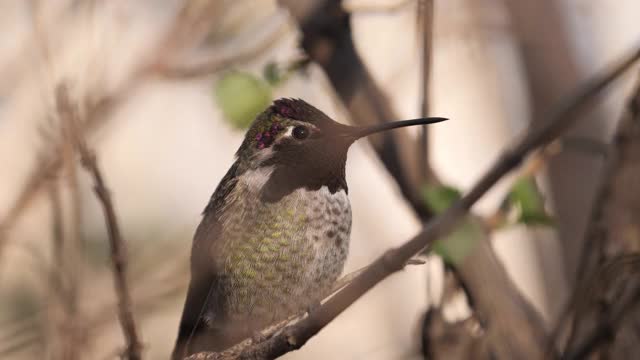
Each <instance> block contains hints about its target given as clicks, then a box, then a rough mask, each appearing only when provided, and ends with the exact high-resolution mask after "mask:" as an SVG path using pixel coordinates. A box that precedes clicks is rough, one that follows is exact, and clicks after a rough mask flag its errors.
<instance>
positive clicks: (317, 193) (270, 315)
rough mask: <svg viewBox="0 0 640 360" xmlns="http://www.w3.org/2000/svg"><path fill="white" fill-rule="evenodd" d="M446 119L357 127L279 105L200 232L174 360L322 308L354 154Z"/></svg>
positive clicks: (339, 248)
mask: <svg viewBox="0 0 640 360" xmlns="http://www.w3.org/2000/svg"><path fill="white" fill-rule="evenodd" d="M442 120H445V119H442V118H426V119H415V120H405V121H398V122H391V123H385V124H381V125H376V126H372V127H354V126H348V125H343V124H340V123H337V122H335V121H333V120H332V119H331V118H329V117H328V116H327V115H325V114H324V113H323V112H322V111H320V110H318V109H316V108H315V107H313V106H311V105H309V104H307V103H306V102H304V101H302V100H293V99H280V100H276V101H275V102H274V103H273V105H271V106H270V107H269V108H267V109H266V110H265V111H264V112H263V113H261V114H260V115H258V116H257V118H256V119H255V120H254V122H253V124H252V125H251V127H250V128H249V130H248V131H247V133H246V136H245V138H244V141H243V142H242V145H241V146H240V148H239V149H238V151H237V153H236V161H235V163H234V164H233V165H232V166H231V168H230V169H229V171H228V172H227V174H226V175H225V176H224V177H223V178H222V181H221V182H220V184H219V185H218V187H217V188H216V190H215V192H214V193H213V196H211V199H210V201H209V203H208V205H207V206H206V208H205V210H204V213H203V219H202V222H201V223H200V225H199V226H198V229H197V230H196V233H195V236H194V239H193V247H192V251H191V282H190V284H189V290H188V293H187V299H186V301H185V305H184V310H183V313H182V319H181V321H180V328H179V332H178V339H177V342H176V346H175V349H174V353H173V358H174V359H181V358H183V357H184V356H186V355H189V354H192V353H195V352H199V351H221V350H224V349H226V348H228V347H230V346H232V345H234V344H235V343H237V342H239V341H241V340H242V339H244V338H247V337H250V336H252V334H254V333H255V332H256V331H258V330H260V329H262V328H263V327H265V326H268V325H270V324H273V323H275V322H277V321H279V320H283V319H285V318H287V317H288V316H290V315H294V314H296V313H299V312H302V311H304V310H306V309H309V308H311V307H313V306H314V305H316V304H319V302H320V301H321V300H322V299H323V298H324V297H325V296H327V295H329V294H328V292H329V291H330V290H331V288H332V285H333V284H334V282H335V281H336V279H337V278H338V276H339V275H340V273H341V272H342V269H343V266H344V263H345V260H346V258H347V253H348V250H349V234H350V232H351V207H350V204H349V199H348V198H347V191H348V189H347V182H346V180H345V163H346V160H347V151H348V149H349V146H350V145H351V144H352V143H353V142H354V141H355V140H357V139H359V138H361V137H363V136H367V135H370V134H373V133H376V132H380V131H384V130H389V129H394V128H398V127H403V126H411V125H420V124H429V123H434V122H439V121H442Z"/></svg>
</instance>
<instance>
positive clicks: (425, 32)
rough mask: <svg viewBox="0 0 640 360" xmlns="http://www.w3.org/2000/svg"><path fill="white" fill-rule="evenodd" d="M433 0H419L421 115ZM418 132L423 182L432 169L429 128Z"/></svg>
mask: <svg viewBox="0 0 640 360" xmlns="http://www.w3.org/2000/svg"><path fill="white" fill-rule="evenodd" d="M433 2H434V0H420V3H419V5H420V12H419V14H420V22H421V24H422V83H421V89H422V104H421V116H422V117H428V116H429V83H430V80H431V56H432V48H433V18H434V16H433V11H434V4H433ZM421 130H422V132H421V134H420V144H419V145H418V151H419V156H418V159H419V161H420V164H418V166H419V169H420V178H421V179H420V180H421V182H422V183H423V184H424V183H426V182H427V181H433V180H434V179H430V177H433V176H432V174H431V173H432V171H431V169H430V168H429V141H428V140H429V130H428V126H422V129H421Z"/></svg>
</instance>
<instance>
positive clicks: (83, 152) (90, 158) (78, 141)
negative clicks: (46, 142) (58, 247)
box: [56, 86, 142, 360]
mask: <svg viewBox="0 0 640 360" xmlns="http://www.w3.org/2000/svg"><path fill="white" fill-rule="evenodd" d="M56 103H57V104H58V107H59V108H60V109H64V111H63V112H61V113H65V114H66V116H68V122H69V124H70V125H71V126H72V128H73V130H72V134H73V136H72V140H73V144H74V146H75V147H76V150H77V151H78V153H79V155H80V159H81V163H82V166H83V167H84V168H85V170H87V172H89V173H90V174H91V176H92V177H93V181H94V188H93V190H94V192H95V194H96V197H97V198H98V200H99V201H100V204H101V205H102V210H103V212H104V217H105V222H106V225H107V230H108V233H109V245H110V247H111V261H112V265H113V277H114V283H115V289H116V296H117V298H118V317H119V319H120V324H121V326H122V331H123V333H124V335H125V339H126V341H127V349H126V351H125V355H126V357H127V359H129V360H140V359H142V356H141V351H142V344H141V343H140V340H139V336H138V333H137V330H136V326H135V322H134V319H133V312H132V310H131V309H132V305H131V303H132V301H131V294H130V293H129V287H128V284H127V276H126V273H127V258H126V244H125V242H124V241H123V239H122V236H121V234H120V228H119V226H118V221H117V218H116V214H115V210H114V207H113V203H112V201H111V197H110V195H109V190H108V189H107V187H106V185H105V183H104V179H103V177H102V173H101V172H100V169H99V168H98V164H97V161H96V157H95V155H94V154H93V153H92V152H91V151H90V150H89V148H88V147H87V145H86V144H85V142H84V139H83V138H82V137H81V134H80V133H79V132H78V131H77V127H75V126H74V125H75V124H76V123H77V112H76V111H75V109H74V108H73V106H72V105H71V103H70V100H69V98H68V94H67V91H66V88H65V87H64V86H61V87H59V88H58V89H57V90H56Z"/></svg>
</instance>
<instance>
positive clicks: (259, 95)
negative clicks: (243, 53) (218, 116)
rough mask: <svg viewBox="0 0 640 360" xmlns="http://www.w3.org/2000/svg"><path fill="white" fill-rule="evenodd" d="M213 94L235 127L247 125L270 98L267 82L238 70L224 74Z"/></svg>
mask: <svg viewBox="0 0 640 360" xmlns="http://www.w3.org/2000/svg"><path fill="white" fill-rule="evenodd" d="M215 96H216V100H217V102H218V105H219V106H220V108H221V109H222V112H223V113H224V115H225V116H226V117H227V119H229V120H230V122H231V124H232V125H233V126H234V127H235V128H237V129H246V128H247V127H249V125H251V122H253V120H254V119H255V117H256V115H258V114H259V113H260V112H262V111H263V110H264V109H266V108H267V106H269V104H270V103H271V100H272V95H271V88H270V87H269V84H267V83H266V82H265V81H263V80H261V79H259V78H257V77H255V76H253V75H251V74H249V73H246V72H240V71H232V72H228V73H226V74H224V75H223V76H222V77H221V78H220V80H218V82H217V83H216V85H215Z"/></svg>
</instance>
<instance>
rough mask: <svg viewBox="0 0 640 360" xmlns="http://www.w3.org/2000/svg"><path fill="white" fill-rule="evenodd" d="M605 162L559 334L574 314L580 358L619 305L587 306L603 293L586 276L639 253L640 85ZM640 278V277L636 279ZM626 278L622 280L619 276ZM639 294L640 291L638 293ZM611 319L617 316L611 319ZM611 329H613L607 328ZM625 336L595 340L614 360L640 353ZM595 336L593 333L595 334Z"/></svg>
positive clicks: (633, 282)
mask: <svg viewBox="0 0 640 360" xmlns="http://www.w3.org/2000/svg"><path fill="white" fill-rule="evenodd" d="M607 153H608V156H607V162H606V166H605V169H606V171H604V172H603V179H602V181H601V188H600V190H599V192H598V194H597V196H596V200H595V205H594V209H593V213H592V216H591V221H590V223H589V228H588V231H587V235H586V238H585V242H584V248H583V252H582V254H581V258H580V263H579V268H578V269H579V271H578V274H579V277H578V283H577V286H576V290H575V292H574V294H573V296H572V299H571V306H570V307H567V311H566V312H565V315H564V316H563V317H562V318H561V319H560V321H559V329H558V330H557V332H560V331H562V328H563V327H564V326H566V325H567V321H568V320H569V318H570V317H569V316H568V313H570V312H571V311H570V310H573V311H572V313H573V316H572V319H573V320H572V321H571V322H569V324H570V325H569V340H568V342H567V345H566V348H567V353H569V354H576V353H580V352H579V351H578V350H577V349H578V348H582V349H584V345H581V344H589V343H592V342H593V341H594V340H589V337H590V336H592V335H589V333H588V332H589V330H590V329H598V328H601V327H602V326H604V325H606V326H608V327H611V326H613V325H616V324H617V323H616V322H614V321H613V320H611V319H612V318H613V319H614V320H615V317H616V316H615V312H616V311H617V310H615V309H613V310H610V309H608V308H607V307H615V303H612V304H607V306H606V307H605V306H603V304H602V300H600V301H599V302H598V303H595V302H592V303H585V296H584V292H585V289H590V290H589V292H591V291H594V292H596V293H600V292H598V291H596V290H592V289H593V288H599V287H601V286H602V285H601V284H607V283H608V281H602V280H600V279H598V278H595V279H593V278H590V277H588V274H590V273H592V272H593V271H594V269H598V268H599V267H600V266H601V264H606V263H608V262H609V261H611V259H615V258H616V257H620V256H625V255H627V254H635V253H637V250H636V249H637V243H638V237H637V234H639V233H640V221H639V220H638V219H640V211H639V210H638V209H640V194H638V193H637V192H635V191H633V190H634V189H635V188H636V186H637V179H638V176H640V174H639V170H638V169H640V167H639V165H640V159H639V158H638V156H637V154H638V153H640V82H638V84H637V85H636V88H635V89H634V91H633V94H632V96H631V98H630V100H629V102H628V105H627V107H626V109H625V112H624V114H623V117H622V119H621V121H620V123H619V124H618V128H617V130H616V134H615V136H614V138H613V142H612V144H611V146H610V150H609V151H608V152H607ZM636 274H637V273H636ZM621 276H623V277H624V274H621ZM625 278H628V279H627V280H626V281H625V286H627V287H629V288H638V289H640V281H638V280H637V276H635V277H630V276H628V277H625ZM639 291H640V290H639ZM611 313H613V315H611ZM622 315H626V317H627V318H628V319H629V320H630V321H631V322H632V323H633V324H634V325H636V326H637V324H638V323H640V318H639V317H638V314H637V313H631V312H626V313H625V314H621V316H622ZM609 325H611V326H609ZM627 330H628V331H621V332H620V333H619V336H618V337H616V338H615V340H613V338H609V339H606V338H605V339H603V338H601V337H597V340H598V342H602V341H610V342H611V345H612V346H610V347H608V349H607V350H606V351H607V353H608V354H609V356H611V357H612V358H615V357H616V356H615V354H619V355H622V354H623V353H628V351H630V349H631V348H637V343H638V334H637V332H635V331H634V330H632V329H631V328H629V329H627ZM592 332H593V331H592Z"/></svg>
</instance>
